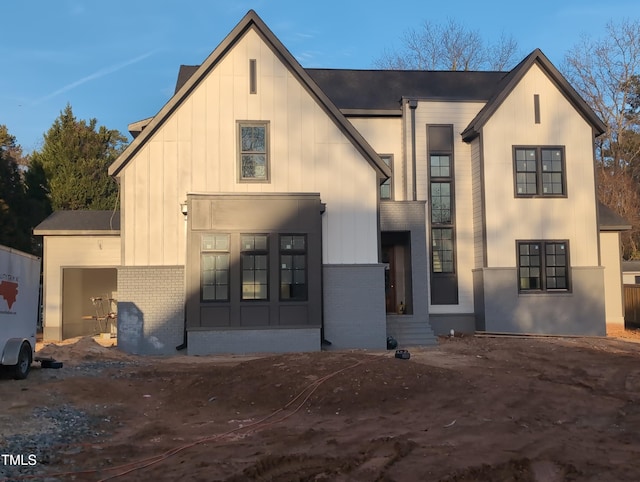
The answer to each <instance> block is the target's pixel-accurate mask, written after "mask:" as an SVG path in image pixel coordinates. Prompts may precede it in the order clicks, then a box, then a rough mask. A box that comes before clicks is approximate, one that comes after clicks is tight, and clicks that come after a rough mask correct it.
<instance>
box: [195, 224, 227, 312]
mask: <svg viewBox="0 0 640 482" xmlns="http://www.w3.org/2000/svg"><path fill="white" fill-rule="evenodd" d="M200 262H201V266H202V278H201V280H200V287H201V288H200V290H201V293H200V296H201V299H202V301H229V235H228V234H204V235H203V236H202V244H201V246H200Z"/></svg>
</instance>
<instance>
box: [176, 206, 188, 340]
mask: <svg viewBox="0 0 640 482" xmlns="http://www.w3.org/2000/svg"><path fill="white" fill-rule="evenodd" d="M188 209H189V208H188V204H187V201H185V202H184V203H182V204H180V211H181V212H182V214H183V215H184V239H185V246H186V245H187V243H188V241H187V238H188V234H189V221H188V216H189V214H188ZM186 258H187V255H186V253H185V267H184V281H183V283H184V291H185V293H184V320H183V328H182V330H183V331H182V344H181V345H178V346H177V347H176V350H177V351H182V350H184V349H186V348H187V340H188V339H189V338H188V336H187V265H188V263H189V262H188V260H187V259H186Z"/></svg>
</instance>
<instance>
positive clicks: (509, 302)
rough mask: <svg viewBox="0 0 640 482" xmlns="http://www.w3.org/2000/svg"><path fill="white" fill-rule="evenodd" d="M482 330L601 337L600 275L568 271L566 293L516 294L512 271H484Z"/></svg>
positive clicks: (584, 270) (599, 272)
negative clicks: (570, 288) (568, 283)
mask: <svg viewBox="0 0 640 482" xmlns="http://www.w3.org/2000/svg"><path fill="white" fill-rule="evenodd" d="M483 279H484V283H483V284H484V308H485V329H486V331H491V332H505V333H541V334H553V335H597V336H604V335H605V332H606V329H605V326H606V323H605V301H604V271H603V268H601V267H586V268H585V267H580V268H575V267H574V268H572V269H571V280H572V291H571V292H570V293H535V294H533V293H532V294H520V293H518V278H517V269H516V268H485V269H484V270H483Z"/></svg>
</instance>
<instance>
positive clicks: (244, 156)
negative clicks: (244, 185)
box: [238, 122, 269, 181]
mask: <svg viewBox="0 0 640 482" xmlns="http://www.w3.org/2000/svg"><path fill="white" fill-rule="evenodd" d="M238 135H239V151H240V159H239V166H238V169H239V174H240V175H239V177H240V180H241V181H268V180H269V123H268V122H239V123H238Z"/></svg>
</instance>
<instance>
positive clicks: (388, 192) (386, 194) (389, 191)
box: [380, 154, 393, 200]
mask: <svg viewBox="0 0 640 482" xmlns="http://www.w3.org/2000/svg"><path fill="white" fill-rule="evenodd" d="M380 159H382V160H383V162H384V163H385V164H386V165H387V166H388V167H389V169H391V176H392V177H390V178H389V179H387V180H386V181H385V182H383V183H382V184H380V199H387V200H389V199H393V188H392V184H391V182H392V179H393V155H391V154H380Z"/></svg>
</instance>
